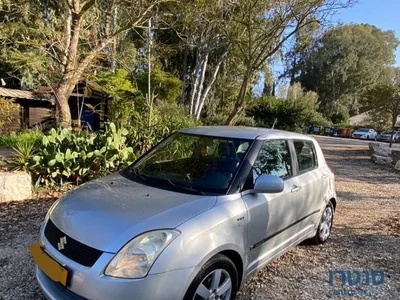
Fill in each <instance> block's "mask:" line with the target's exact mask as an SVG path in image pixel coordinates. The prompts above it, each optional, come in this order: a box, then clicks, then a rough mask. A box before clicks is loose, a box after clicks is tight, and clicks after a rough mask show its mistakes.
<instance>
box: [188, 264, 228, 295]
mask: <svg viewBox="0 0 400 300" xmlns="http://www.w3.org/2000/svg"><path fill="white" fill-rule="evenodd" d="M231 293H232V280H231V276H230V275H229V273H228V272H227V271H226V270H224V269H216V270H214V271H212V272H210V273H209V274H208V275H207V276H206V277H205V278H204V279H203V281H202V282H201V283H200V285H199V286H198V287H197V290H196V294H195V295H194V297H193V300H229V299H230V297H231Z"/></svg>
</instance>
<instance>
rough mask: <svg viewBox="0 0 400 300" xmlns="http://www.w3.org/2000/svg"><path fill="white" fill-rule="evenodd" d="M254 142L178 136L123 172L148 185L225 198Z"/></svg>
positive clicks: (165, 141)
mask: <svg viewBox="0 0 400 300" xmlns="http://www.w3.org/2000/svg"><path fill="white" fill-rule="evenodd" d="M251 143H252V141H251V140H244V139H232V138H223V137H211V136H203V135H190V134H184V133H175V134H173V135H172V136H170V137H169V138H167V139H166V140H164V141H163V142H162V143H160V144H159V145H158V146H156V147H155V148H154V149H152V150H151V151H149V152H148V153H147V154H145V155H144V156H143V157H142V158H140V159H139V160H138V161H137V162H135V163H133V164H132V165H131V166H129V167H128V168H126V169H125V170H123V171H122V175H125V176H127V177H128V178H133V179H138V180H142V181H143V182H145V183H146V184H149V185H153V186H159V185H163V186H165V187H168V188H170V189H172V190H176V191H182V192H188V193H195V194H207V193H212V194H225V193H226V191H227V189H228V187H229V185H230V183H231V181H232V179H233V178H234V176H235V174H236V172H237V170H238V168H239V165H240V162H241V161H242V160H243V158H244V156H245V155H246V153H247V150H248V149H249V147H250V145H251Z"/></svg>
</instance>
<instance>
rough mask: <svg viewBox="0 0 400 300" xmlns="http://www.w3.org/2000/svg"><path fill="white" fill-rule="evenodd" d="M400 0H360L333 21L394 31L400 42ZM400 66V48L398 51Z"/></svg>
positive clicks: (338, 14) (342, 11) (341, 12)
mask: <svg viewBox="0 0 400 300" xmlns="http://www.w3.org/2000/svg"><path fill="white" fill-rule="evenodd" d="M399 13H400V0H358V3H356V4H355V5H354V6H353V7H351V8H346V9H342V10H340V11H338V13H337V14H336V15H335V16H333V18H332V21H336V22H343V23H368V24H371V25H375V26H376V27H379V28H381V29H383V30H394V32H395V34H396V36H397V38H398V39H399V40H400V18H399ZM396 58H397V62H396V65H398V66H399V65H400V47H398V48H397V51H396Z"/></svg>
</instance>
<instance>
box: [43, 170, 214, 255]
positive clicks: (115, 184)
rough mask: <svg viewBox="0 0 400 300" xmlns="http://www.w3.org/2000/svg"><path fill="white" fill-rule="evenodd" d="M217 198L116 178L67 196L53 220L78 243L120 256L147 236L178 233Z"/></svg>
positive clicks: (114, 176) (102, 180) (53, 213)
mask: <svg viewBox="0 0 400 300" xmlns="http://www.w3.org/2000/svg"><path fill="white" fill-rule="evenodd" d="M216 198H217V197H216V196H200V195H192V194H184V193H178V192H174V191H169V190H164V189H160V188H155V187H150V186H147V185H144V184H140V183H138V182H135V181H132V180H129V179H127V178H125V177H123V176H121V175H119V174H112V175H109V176H107V177H104V178H102V179H98V180H93V181H91V182H89V183H86V184H84V185H82V186H81V187H79V188H77V189H75V190H74V191H72V192H70V193H68V194H66V195H65V197H63V198H62V199H60V200H59V201H58V202H57V203H56V204H55V205H54V207H53V208H52V209H51V211H50V213H49V217H50V219H51V220H52V222H53V223H54V224H55V225H56V226H57V227H58V228H59V229H60V230H61V231H63V232H64V233H65V234H66V235H68V236H70V237H72V238H73V239H75V240H77V241H79V242H81V243H83V244H86V245H88V246H91V247H93V248H96V249H99V250H102V251H105V252H111V253H115V252H117V251H118V250H119V249H120V248H121V247H122V246H123V245H124V244H125V243H126V242H128V241H129V240H130V239H132V238H133V237H135V236H136V235H138V234H140V233H142V232H145V231H149V230H153V229H160V228H175V227H177V226H178V225H180V224H182V223H183V222H185V221H187V220H188V219H190V218H193V217H194V216H196V215H198V214H200V213H202V212H204V211H206V210H208V209H210V208H212V207H213V206H214V205H215V202H216Z"/></svg>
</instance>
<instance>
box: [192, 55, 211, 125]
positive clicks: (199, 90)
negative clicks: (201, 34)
mask: <svg viewBox="0 0 400 300" xmlns="http://www.w3.org/2000/svg"><path fill="white" fill-rule="evenodd" d="M207 64H208V52H207V53H206V55H205V57H204V59H203V62H202V64H201V72H200V83H199V86H198V88H197V95H196V97H195V101H194V115H195V116H196V119H197V113H198V110H199V106H200V99H201V95H202V93H203V85H204V78H205V76H206V69H207Z"/></svg>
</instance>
